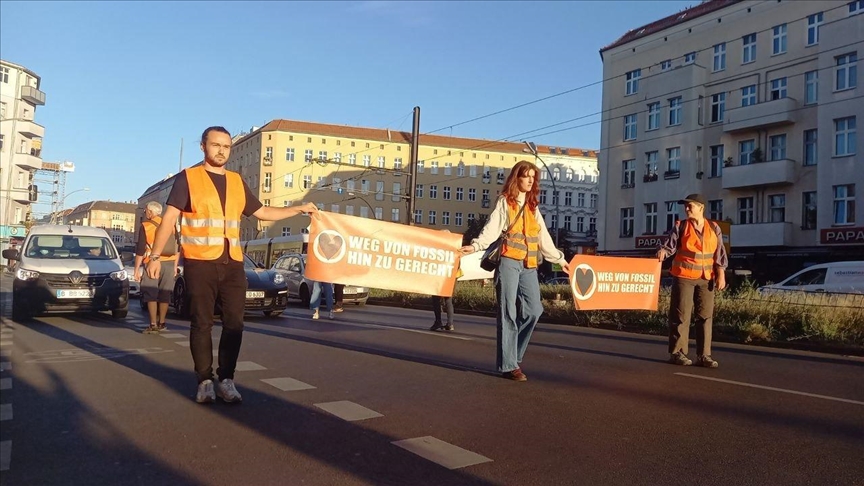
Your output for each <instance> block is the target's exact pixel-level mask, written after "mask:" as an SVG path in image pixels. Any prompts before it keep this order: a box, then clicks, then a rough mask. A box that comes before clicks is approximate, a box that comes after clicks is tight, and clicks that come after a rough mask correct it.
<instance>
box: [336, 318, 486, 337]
mask: <svg viewBox="0 0 864 486" xmlns="http://www.w3.org/2000/svg"><path fill="white" fill-rule="evenodd" d="M325 322H326V321H325ZM336 323H337V324H339V325H340V326H354V327H374V328H376V329H387V330H389V331H406V332H417V333H420V334H426V335H431V336H438V337H443V338H450V339H458V340H460V341H473V340H474V339H472V338H470V337H465V336H454V335H452V334H450V333H447V332H436V331H428V330H424V329H411V328H408V327H397V326H382V325H380V324H364V323H358V322H344V321H338V322H336Z"/></svg>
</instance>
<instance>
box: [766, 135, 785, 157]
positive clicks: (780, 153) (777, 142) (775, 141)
mask: <svg viewBox="0 0 864 486" xmlns="http://www.w3.org/2000/svg"><path fill="white" fill-rule="evenodd" d="M768 148H769V149H770V155H769V156H770V157H771V158H770V159H768V160H783V159H785V158H786V134H785V133H784V134H781V135H772V136H770V137H768Z"/></svg>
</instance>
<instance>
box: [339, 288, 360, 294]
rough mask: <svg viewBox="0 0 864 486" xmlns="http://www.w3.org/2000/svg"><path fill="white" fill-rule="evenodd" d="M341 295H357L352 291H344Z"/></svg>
mask: <svg viewBox="0 0 864 486" xmlns="http://www.w3.org/2000/svg"><path fill="white" fill-rule="evenodd" d="M342 293H343V294H345V295H354V294H356V293H357V291H356V290H354V289H345V290H344V291H343V292H342Z"/></svg>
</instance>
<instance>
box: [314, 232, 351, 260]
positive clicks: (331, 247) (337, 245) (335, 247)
mask: <svg viewBox="0 0 864 486" xmlns="http://www.w3.org/2000/svg"><path fill="white" fill-rule="evenodd" d="M344 244H345V240H343V239H342V237H341V236H339V235H332V234H329V233H324V234H322V235H321V236H319V237H318V248H319V250H320V251H321V254H322V255H324V257H325V258H326V259H328V260H332V259H333V257H335V256H336V255H338V254H339V251H341V250H342V245H344Z"/></svg>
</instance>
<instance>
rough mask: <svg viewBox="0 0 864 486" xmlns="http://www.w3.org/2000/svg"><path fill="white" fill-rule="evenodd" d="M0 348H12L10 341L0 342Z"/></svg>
mask: <svg viewBox="0 0 864 486" xmlns="http://www.w3.org/2000/svg"><path fill="white" fill-rule="evenodd" d="M0 346H12V341H0Z"/></svg>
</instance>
